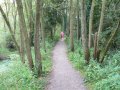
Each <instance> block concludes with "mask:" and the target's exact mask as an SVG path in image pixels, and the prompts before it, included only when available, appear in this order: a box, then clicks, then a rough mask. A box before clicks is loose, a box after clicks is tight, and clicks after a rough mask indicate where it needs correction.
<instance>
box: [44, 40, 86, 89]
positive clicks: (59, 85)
mask: <svg viewBox="0 0 120 90" xmlns="http://www.w3.org/2000/svg"><path fill="white" fill-rule="evenodd" d="M52 60H53V70H52V72H51V74H50V77H49V80H48V85H47V87H46V89H45V90H87V88H86V87H85V85H84V81H83V77H81V76H80V73H79V72H77V71H76V70H75V69H74V68H73V67H72V65H71V64H70V62H69V60H68V58H67V47H66V44H65V42H64V41H62V40H60V41H59V42H58V43H57V44H56V46H55V48H54V50H53V58H52Z"/></svg>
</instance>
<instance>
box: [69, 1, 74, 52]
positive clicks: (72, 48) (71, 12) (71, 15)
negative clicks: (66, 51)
mask: <svg viewBox="0 0 120 90" xmlns="http://www.w3.org/2000/svg"><path fill="white" fill-rule="evenodd" d="M73 15H74V11H73V0H70V46H71V51H74V42H73V35H74V34H73Z"/></svg>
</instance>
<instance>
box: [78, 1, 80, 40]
mask: <svg viewBox="0 0 120 90" xmlns="http://www.w3.org/2000/svg"><path fill="white" fill-rule="evenodd" d="M79 6H80V5H79V0H77V40H78V41H79V39H80V23H79V22H80V12H79V9H80V8H79Z"/></svg>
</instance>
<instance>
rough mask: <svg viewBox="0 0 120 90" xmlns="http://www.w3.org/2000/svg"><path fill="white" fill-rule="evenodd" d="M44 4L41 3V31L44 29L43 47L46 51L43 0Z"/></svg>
mask: <svg viewBox="0 0 120 90" xmlns="http://www.w3.org/2000/svg"><path fill="white" fill-rule="evenodd" d="M41 2H42V5H41V17H42V18H41V31H42V42H43V43H42V44H43V48H44V50H45V52H46V43H45V31H44V30H45V29H44V17H43V0H41Z"/></svg>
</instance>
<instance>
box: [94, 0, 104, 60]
mask: <svg viewBox="0 0 120 90" xmlns="http://www.w3.org/2000/svg"><path fill="white" fill-rule="evenodd" d="M105 5H106V0H102V10H101V16H100V24H99V29H98V36H97V52H100V49H99V40H100V35H101V32H102V29H103V21H104V14H105ZM96 55H97V56H96V57H98V58H99V54H96ZM98 61H99V60H98Z"/></svg>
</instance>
